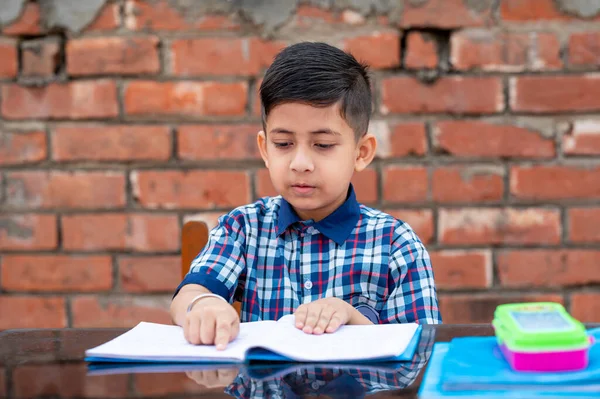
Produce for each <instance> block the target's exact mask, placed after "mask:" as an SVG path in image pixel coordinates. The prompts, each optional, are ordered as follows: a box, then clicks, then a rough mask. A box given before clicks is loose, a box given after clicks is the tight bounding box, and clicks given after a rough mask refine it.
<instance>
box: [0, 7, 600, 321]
mask: <svg viewBox="0 0 600 399" xmlns="http://www.w3.org/2000/svg"><path fill="white" fill-rule="evenodd" d="M14 3H15V2H13V4H14ZM184 3H186V2H177V1H173V0H160V1H137V0H136V1H130V0H127V1H112V2H110V1H109V2H106V3H105V4H104V5H102V7H101V8H100V9H99V10H97V12H96V10H92V11H94V12H92V13H90V14H91V15H92V18H90V20H89V21H81V20H78V21H77V22H79V23H80V24H79V25H81V26H75V25H76V24H73V22H72V21H71V24H72V25H69V24H68V23H67V22H64V21H63V24H62V25H60V24H59V23H58V22H56V20H55V19H52V18H56V15H55V14H57V13H54V14H52V13H51V11H52V10H48V9H45V8H43V7H40V5H38V4H36V3H35V2H26V1H24V2H23V4H22V9H21V11H20V12H19V14H18V15H15V16H14V18H13V19H12V20H10V21H5V23H4V25H3V26H2V27H1V30H0V32H1V33H2V34H1V37H0V165H1V172H0V212H1V213H0V251H1V254H2V255H1V257H0V262H1V265H0V329H6V328H14V327H64V326H72V327H100V326H131V325H134V324H135V323H137V322H138V321H140V320H146V321H158V322H165V323H167V322H169V317H168V313H167V307H168V304H169V302H170V293H171V292H172V290H173V289H174V288H175V286H176V285H177V283H178V282H179V273H180V272H179V270H180V269H179V268H180V266H179V248H180V244H179V240H180V237H179V234H180V231H181V227H182V224H183V223H184V222H185V221H187V220H189V219H201V220H205V221H207V222H208V223H209V225H211V226H212V225H214V223H215V220H216V217H217V216H218V215H219V214H221V213H223V212H226V211H228V210H230V209H231V208H232V207H234V206H237V205H241V204H244V203H247V202H249V201H251V200H253V199H255V198H257V197H259V196H262V195H268V194H272V193H273V189H272V187H271V185H270V182H269V179H268V176H267V174H266V173H265V170H264V169H263V168H262V165H261V162H260V161H259V158H258V152H257V150H256V147H255V134H256V131H257V130H258V128H259V122H260V119H259V117H258V115H259V113H258V110H259V104H258V101H257V95H256V89H257V87H258V86H259V84H260V79H261V76H262V74H263V73H264V70H265V67H266V66H268V65H269V63H270V60H271V59H272V57H273V55H274V54H275V53H276V52H277V51H278V50H279V49H280V48H282V46H284V45H285V44H287V43H293V42H296V41H300V40H321V41H327V42H329V43H332V44H335V45H337V46H339V47H341V48H344V49H347V50H349V51H351V52H353V53H354V54H355V55H356V56H357V57H358V58H359V59H361V60H363V61H366V62H368V63H369V64H371V65H372V75H373V77H374V91H375V94H376V95H375V116H374V120H373V123H372V125H371V130H372V131H373V132H374V133H375V134H376V135H377V136H378V139H379V142H380V148H379V152H378V157H377V159H376V160H375V162H374V163H373V165H372V168H370V169H369V170H367V171H365V172H363V173H361V174H359V175H357V176H356V178H355V180H354V183H355V185H356V188H357V192H358V197H359V199H360V200H361V201H363V202H365V203H366V204H368V205H372V206H375V207H378V208H380V209H383V210H386V211H388V212H390V213H392V214H394V215H395V216H397V217H399V218H402V219H404V220H406V221H407V222H409V223H410V224H411V225H412V226H413V227H414V228H415V230H416V231H417V233H418V234H419V235H420V237H421V238H422V239H423V241H424V242H425V243H426V245H427V247H428V249H429V250H430V252H431V255H432V257H433V265H434V269H435V273H436V280H437V285H438V287H439V293H440V301H441V307H442V313H443V316H444V318H445V321H446V322H453V323H462V322H488V321H490V320H491V317H492V312H493V310H494V308H495V306H496V305H497V304H500V303H503V302H510V301H519V300H546V299H548V300H553V301H560V302H562V303H564V304H565V305H566V306H568V308H569V309H570V311H571V312H572V313H573V314H574V315H575V316H576V317H578V318H580V319H581V320H583V321H596V322H598V321H600V290H599V289H598V288H600V285H599V284H600V227H598V226H600V114H599V111H600V73H598V72H597V71H598V68H599V67H600V14H598V11H600V10H598V9H594V7H593V6H590V5H589V4H588V6H587V7H584V5H582V4H581V3H580V4H579V6H580V8H577V4H575V5H574V3H575V2H572V1H568V0H563V1H553V0H501V1H499V0H498V1H492V0H482V1H477V2H468V1H463V0H422V1H412V0H411V1H408V0H407V1H404V2H401V1H396V2H393V1H365V2H362V3H360V4H359V6H360V7H362V8H360V9H345V8H343V3H344V2H343V1H335V2H333V6H332V7H331V8H322V7H323V5H322V4H323V3H326V2H322V1H320V2H319V1H313V2H296V1H287V2H279V3H278V4H275V5H273V4H270V5H269V4H266V5H265V4H264V3H268V2H266V1H263V2H254V4H255V5H256V7H257V8H255V9H248V7H247V6H245V4H246V3H248V2H244V1H242V2H237V5H232V2H222V4H221V6H220V8H219V7H216V8H214V9H212V10H211V9H210V7H205V6H191V7H190V6H189V3H190V2H187V3H186V4H188V5H187V6H186V5H185V4H184ZM212 3H216V2H212ZM296 3H298V4H296ZM346 3H348V2H346ZM354 3H358V2H354ZM45 4H46V5H47V4H54V3H52V2H45ZM240 4H241V6H240ZM238 6H239V7H241V8H240V9H236V8H235V7H238ZM88 7H89V6H88ZM244 7H246V8H244ZM54 11H56V10H54ZM88 11H89V10H88ZM4 13H6V10H5V11H4ZM53 15H54V17H53ZM58 15H64V12H63V13H62V14H61V13H58ZM1 16H2V15H1V13H0V17H1ZM79 18H80V19H81V17H79ZM65 20H66V18H65ZM59 22H60V21H59ZM83 22H85V23H83ZM53 24H54V25H53Z"/></svg>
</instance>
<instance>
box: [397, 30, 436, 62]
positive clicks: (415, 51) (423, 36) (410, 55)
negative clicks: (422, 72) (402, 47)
mask: <svg viewBox="0 0 600 399" xmlns="http://www.w3.org/2000/svg"><path fill="white" fill-rule="evenodd" d="M404 63H405V66H406V67H407V68H409V69H421V68H435V67H437V65H438V63H439V57H438V46H437V42H436V40H435V37H434V36H433V35H431V34H430V33H427V32H410V33H409V34H408V36H407V37H406V58H405V60H404Z"/></svg>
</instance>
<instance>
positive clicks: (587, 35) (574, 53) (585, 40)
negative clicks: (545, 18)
mask: <svg viewBox="0 0 600 399" xmlns="http://www.w3.org/2000/svg"><path fill="white" fill-rule="evenodd" d="M569 65H570V66H590V67H596V66H598V65H600V32H579V33H573V34H571V36H570V37H569Z"/></svg>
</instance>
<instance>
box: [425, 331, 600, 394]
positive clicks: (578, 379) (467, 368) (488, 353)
mask: <svg viewBox="0 0 600 399" xmlns="http://www.w3.org/2000/svg"><path fill="white" fill-rule="evenodd" d="M589 334H590V335H592V336H595V339H596V342H597V343H596V344H595V345H593V346H592V347H591V349H590V352H589V358H590V361H589V366H588V368H587V369H586V370H582V371H575V372H553V373H533V372H516V371H514V370H512V369H511V368H510V365H509V364H508V362H507V361H506V360H505V359H504V358H503V357H502V354H501V353H500V351H499V348H498V345H497V341H496V338H495V337H465V338H455V339H454V340H452V341H451V342H450V343H437V344H435V346H434V349H433V354H432V356H431V358H430V360H429V363H428V365H427V369H426V372H425V375H424V378H423V382H422V384H421V388H420V391H419V397H420V398H423V399H425V398H464V397H486V398H503V399H504V398H508V399H512V398H531V399H535V398H550V397H553V398H562V397H575V398H599V397H600V343H598V341H599V338H598V336H599V335H600V330H593V331H589Z"/></svg>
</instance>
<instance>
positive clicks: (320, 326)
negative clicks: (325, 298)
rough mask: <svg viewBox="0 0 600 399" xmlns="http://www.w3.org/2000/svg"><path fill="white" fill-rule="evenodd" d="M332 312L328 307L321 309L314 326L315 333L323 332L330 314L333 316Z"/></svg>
mask: <svg viewBox="0 0 600 399" xmlns="http://www.w3.org/2000/svg"><path fill="white" fill-rule="evenodd" d="M334 312H335V311H334V310H333V309H332V308H330V307H327V308H323V310H321V316H319V320H318V321H317V325H316V326H315V330H314V333H315V334H323V333H324V332H325V329H326V328H327V325H328V324H329V321H330V320H331V316H333V314H334Z"/></svg>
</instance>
